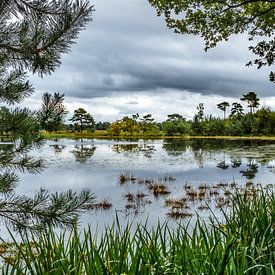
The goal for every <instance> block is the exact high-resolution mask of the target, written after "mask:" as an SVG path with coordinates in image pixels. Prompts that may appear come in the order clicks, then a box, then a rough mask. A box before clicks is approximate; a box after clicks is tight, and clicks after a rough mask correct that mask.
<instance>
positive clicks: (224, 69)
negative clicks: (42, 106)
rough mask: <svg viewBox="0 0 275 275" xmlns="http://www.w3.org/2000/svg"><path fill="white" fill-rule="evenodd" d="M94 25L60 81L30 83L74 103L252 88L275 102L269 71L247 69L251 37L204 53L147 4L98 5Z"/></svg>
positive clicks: (118, 0)
mask: <svg viewBox="0 0 275 275" xmlns="http://www.w3.org/2000/svg"><path fill="white" fill-rule="evenodd" d="M92 3H93V4H94V5H95V12H94V15H93V22H91V23H90V24H89V26H88V27H87V30H85V31H84V32H82V33H81V35H80V37H79V39H78V40H77V41H76V42H77V43H76V45H74V46H73V48H72V51H71V53H70V54H67V55H64V56H63V60H62V61H63V65H62V67H61V68H60V69H59V70H57V72H56V73H55V74H54V75H53V76H48V77H45V79H43V80H41V79H39V78H36V77H31V79H32V81H33V83H34V84H35V87H36V88H37V89H39V90H47V91H50V92H54V91H57V90H60V91H64V92H66V96H69V97H72V98H86V99H88V98H96V97H105V96H108V95H110V96H111V95H113V94H114V93H129V92H147V91H148V92H154V91H155V92H156V93H160V92H161V90H165V91H167V89H171V90H174V91H175V90H176V91H189V92H193V93H200V94H202V95H219V96H230V97H239V96H240V95H241V94H242V93H245V92H247V91H250V90H253V91H256V92H257V93H258V94H259V95H260V96H262V97H267V96H274V94H275V93H274V91H275V89H274V84H272V83H271V82H269V81H268V72H269V70H270V68H264V69H261V70H257V69H256V68H254V67H249V68H248V67H246V66H245V64H246V63H247V62H248V61H249V60H251V59H252V58H253V56H252V55H251V54H250V53H249V51H248V46H249V42H247V38H246V37H244V36H235V37H232V39H230V41H229V42H226V43H222V44H220V45H218V46H217V47H216V48H214V49H212V50H210V51H209V52H207V53H205V52H204V51H203V47H204V46H203V42H202V40H201V39H200V38H198V37H193V36H183V35H176V34H174V33H173V31H172V30H169V29H168V28H167V27H166V26H165V23H164V20H163V18H159V17H157V16H156V12H155V10H154V9H153V8H152V7H151V6H150V5H149V3H148V2H147V1H146V0H131V1H127V0H95V1H93V2H92Z"/></svg>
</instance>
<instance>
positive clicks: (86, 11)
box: [0, 0, 94, 229]
mask: <svg viewBox="0 0 275 275" xmlns="http://www.w3.org/2000/svg"><path fill="white" fill-rule="evenodd" d="M92 10H93V7H92V6H91V5H90V4H89V2H88V1H78V0H59V1H54V0H48V1H45V0H2V1H0V102H4V103H7V104H10V105H13V104H15V103H20V102H21V101H22V100H23V99H24V98H26V97H27V96H29V95H30V94H32V93H33V91H34V89H33V87H32V85H31V83H30V82H29V81H28V80H27V79H26V75H27V72H28V71H29V72H32V73H37V74H38V75H40V76H43V75H45V74H50V73H52V72H54V70H55V69H56V68H58V67H59V66H60V65H61V60H60V58H61V55H62V54H63V53H67V52H68V51H69V49H70V46H71V45H72V43H74V39H75V38H76V37H77V35H78V33H79V31H80V30H82V29H83V28H84V27H85V25H86V24H87V23H88V22H89V21H90V20H91V12H92ZM0 125H1V134H3V135H5V137H8V138H9V140H10V141H13V142H14V143H13V144H4V145H0V196H1V204H0V217H2V218H4V220H5V221H6V222H11V224H12V225H13V226H14V227H15V228H17V229H26V228H29V229H32V228H43V227H44V226H45V225H47V224H52V225H63V226H68V225H71V224H73V223H75V221H76V219H77V216H78V213H79V211H81V210H83V209H84V208H86V206H87V204H89V203H91V202H92V201H93V198H94V197H93V195H92V194H91V193H90V192H88V191H83V192H81V193H80V194H76V193H74V192H72V191H68V192H65V193H61V194H49V193H48V192H47V191H43V190H41V191H40V192H38V193H37V194H36V195H35V196H34V197H33V198H29V197H27V196H16V195H15V194H14V187H15V185H16V183H17V182H18V180H19V178H18V176H17V174H16V171H18V170H20V171H27V172H30V173H37V172H39V171H40V170H41V169H42V168H43V164H42V161H41V160H39V159H38V160H37V159H33V158H32V157H30V156H28V154H27V153H28V152H29V150H30V149H32V147H33V146H36V145H39V142H40V135H39V131H38V130H39V129H38V128H39V124H38V121H37V118H36V116H35V115H34V114H33V113H32V112H30V111H29V110H28V109H20V108H18V107H17V108H15V109H11V110H9V109H7V108H6V107H4V108H3V107H2V108H1V111H0Z"/></svg>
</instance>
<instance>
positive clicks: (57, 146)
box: [50, 144, 66, 155]
mask: <svg viewBox="0 0 275 275" xmlns="http://www.w3.org/2000/svg"><path fill="white" fill-rule="evenodd" d="M50 147H51V148H53V150H54V153H55V154H57V155H58V154H61V153H62V152H63V150H64V149H65V148H66V146H65V145H60V144H51V145H50Z"/></svg>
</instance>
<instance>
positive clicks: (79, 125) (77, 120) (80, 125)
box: [70, 108, 95, 133]
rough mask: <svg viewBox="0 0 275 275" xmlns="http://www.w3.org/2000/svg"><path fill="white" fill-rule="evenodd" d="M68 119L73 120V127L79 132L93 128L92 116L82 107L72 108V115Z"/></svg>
mask: <svg viewBox="0 0 275 275" xmlns="http://www.w3.org/2000/svg"><path fill="white" fill-rule="evenodd" d="M70 120H71V121H72V122H74V127H75V129H77V130H79V131H80V133H82V131H83V130H85V129H91V130H92V131H94V129H95V121H94V119H93V117H92V116H91V114H89V113H88V112H87V111H86V110H84V109H83V108H78V109H77V110H74V115H73V117H72V118H71V119H70Z"/></svg>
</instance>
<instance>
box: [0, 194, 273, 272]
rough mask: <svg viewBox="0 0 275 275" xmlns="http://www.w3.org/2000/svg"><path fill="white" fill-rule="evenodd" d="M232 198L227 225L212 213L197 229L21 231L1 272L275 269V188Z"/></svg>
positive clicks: (141, 227)
mask: <svg viewBox="0 0 275 275" xmlns="http://www.w3.org/2000/svg"><path fill="white" fill-rule="evenodd" d="M231 202H232V209H231V212H230V214H226V213H224V215H225V221H226V222H225V223H224V224H221V223H220V222H219V221H218V220H216V219H215V217H212V221H211V222H210V225H209V224H206V223H205V222H203V221H202V220H201V219H200V218H198V220H197V222H196V224H195V226H194V227H192V228H191V227H190V225H189V226H188V225H183V224H181V225H179V226H178V228H177V229H176V230H172V229H170V228H169V224H167V223H164V224H159V225H158V226H157V227H156V228H155V229H153V230H149V229H148V227H146V225H145V226H144V225H141V224H140V225H138V226H137V227H135V228H136V229H134V228H133V227H132V228H131V225H128V226H127V227H126V228H124V229H122V227H121V226H120V225H119V221H118V220H117V221H116V222H115V224H114V226H112V227H110V228H107V229H106V230H105V232H104V233H103V235H102V236H100V235H97V234H94V233H93V232H92V231H91V230H90V229H89V228H88V229H87V230H85V231H84V233H83V234H82V235H81V237H80V234H79V233H78V232H77V230H76V229H74V230H72V231H71V233H70V235H69V236H67V235H66V233H65V232H64V233H62V234H58V235H57V234H56V233H54V231H53V230H52V229H48V230H46V231H45V232H42V233H40V234H39V235H38V236H37V235H35V234H33V235H30V236H29V237H27V236H25V235H22V236H21V237H22V241H20V242H18V241H16V239H15V238H14V239H13V241H14V243H15V245H16V247H17V252H16V253H15V254H14V257H13V260H12V261H11V260H9V264H6V265H5V266H4V267H3V268H2V274H274V272H275V270H274V265H273V264H274V262H275V239H274V226H275V224H274V219H275V209H274V208H275V202H274V190H271V189H268V190H264V189H262V190H261V191H259V192H255V193H254V195H253V196H252V197H251V198H249V199H247V198H246V197H245V196H244V195H243V194H241V193H236V194H235V195H232V197H231ZM11 236H12V235H11ZM22 243H23V245H22Z"/></svg>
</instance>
